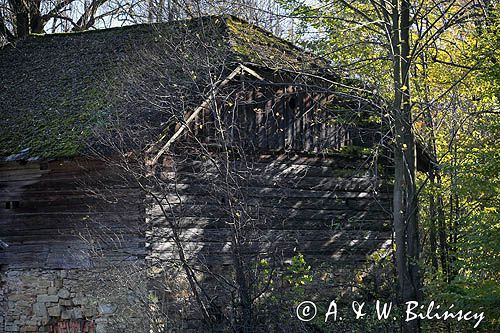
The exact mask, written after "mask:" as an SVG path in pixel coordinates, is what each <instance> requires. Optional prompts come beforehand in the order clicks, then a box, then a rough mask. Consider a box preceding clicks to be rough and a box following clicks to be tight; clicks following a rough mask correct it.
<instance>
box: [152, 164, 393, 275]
mask: <svg viewBox="0 0 500 333" xmlns="http://www.w3.org/2000/svg"><path fill="white" fill-rule="evenodd" d="M230 164H231V168H232V170H231V172H232V176H234V177H235V178H236V179H239V181H238V185H239V186H241V191H237V192H238V194H236V195H235V197H236V196H237V197H238V199H239V200H241V201H240V202H236V201H235V203H234V205H236V206H237V207H239V208H240V209H241V211H242V213H241V214H242V216H243V215H245V216H246V219H247V220H248V223H247V225H246V227H244V229H245V230H244V234H245V242H244V245H243V246H244V248H243V251H242V252H243V253H244V254H245V255H247V256H249V257H253V258H255V259H256V258H258V257H266V256H267V257H269V256H276V255H278V256H279V257H281V258H282V259H283V260H286V259H289V258H290V257H291V256H293V255H294V254H296V253H302V254H304V255H305V256H306V257H307V258H309V259H313V258H315V259H318V260H320V261H323V262H331V261H334V262H337V263H341V262H342V263H345V264H347V265H348V266H349V265H352V264H353V263H357V265H358V266H359V264H362V263H363V262H364V261H365V259H366V256H367V255H369V254H371V253H373V252H374V251H376V250H378V249H380V248H381V247H387V246H388V244H389V243H388V241H390V239H391V233H392V232H391V223H390V209H391V198H392V195H391V186H390V184H388V183H387V182H386V181H383V180H382V179H379V178H377V177H375V176H373V175H372V174H371V172H370V170H369V169H368V168H367V167H366V166H365V165H364V164H363V160H362V159H353V158H348V159H346V158H342V157H340V156H337V157H325V158H316V157H307V156H294V157H288V156H286V155H280V156H260V157H259V158H258V159H255V160H252V161H246V162H242V161H232V163H230ZM174 170H175V171H174ZM222 176H223V175H221V174H218V173H217V169H216V168H215V167H214V165H213V164H211V163H208V162H200V161H193V160H191V161H185V160H184V161H183V162H179V163H175V162H173V164H172V165H171V166H170V167H168V168H166V170H165V171H164V173H163V177H164V179H165V181H166V183H167V184H169V186H170V188H171V193H172V194H171V195H167V196H165V198H163V201H162V202H163V203H164V207H168V209H167V214H166V216H165V214H163V212H162V211H161V209H160V207H159V205H157V204H156V205H152V206H151V207H150V208H149V209H148V210H147V216H148V219H147V221H148V224H149V226H150V229H149V230H150V232H149V234H148V243H149V244H150V251H151V253H150V257H151V258H152V259H160V260H171V259H173V258H176V246H175V244H174V242H173V240H172V231H171V230H170V228H169V227H168V225H167V223H166V220H167V219H171V220H172V221H174V222H175V223H176V224H177V225H178V227H179V232H180V239H181V240H182V241H183V246H184V247H185V250H186V252H187V253H188V254H189V256H190V257H191V259H193V260H195V259H197V258H201V259H202V260H203V261H205V262H208V263H209V264H212V265H224V264H230V263H231V260H232V259H231V246H232V245H231V240H230V235H231V231H230V227H229V225H228V223H231V221H232V220H233V219H234V218H235V217H234V216H231V215H230V213H229V209H228V206H227V203H226V202H225V201H224V200H225V199H224V197H223V196H224V194H223V193H224V189H222V187H224V186H225V185H224V182H223V181H222V180H221V179H222V178H223V177H222ZM174 184H175V185H174ZM232 185H234V184H232ZM230 191H234V187H233V189H231V190H230Z"/></svg>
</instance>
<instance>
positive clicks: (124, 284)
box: [0, 269, 145, 333]
mask: <svg viewBox="0 0 500 333" xmlns="http://www.w3.org/2000/svg"><path fill="white" fill-rule="evenodd" d="M1 278H2V280H1V289H0V291H1V292H0V332H5V333H14V332H16V333H17V332H46V333H49V332H50V333H56V332H57V333H80V332H82V333H83V332H88V333H105V332H106V333H108V332H141V331H145V330H144V327H142V326H143V325H144V321H143V320H142V319H141V317H140V316H141V311H140V307H138V306H137V305H138V301H139V297H138V294H139V293H141V292H142V291H137V290H133V289H131V288H128V286H130V284H133V283H134V280H135V279H132V278H131V275H130V272H123V270H116V269H115V270H109V269H108V270H106V271H92V270H78V269H73V270H41V269H26V270H8V271H5V272H2V273H1ZM137 278H140V277H139V276H137ZM135 282H137V280H135Z"/></svg>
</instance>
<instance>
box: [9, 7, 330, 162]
mask: <svg viewBox="0 0 500 333" xmlns="http://www.w3.org/2000/svg"><path fill="white" fill-rule="evenodd" d="M207 23H209V25H210V26H211V27H213V28H214V29H212V30H210V29H209V30H208V31H209V33H210V34H212V35H213V36H206V37H205V38H209V40H210V41H211V42H212V43H213V45H214V46H215V47H216V48H220V49H224V50H225V52H226V53H227V54H228V57H229V58H230V59H229V60H230V61H232V62H234V63H237V62H245V63H251V64H255V65H258V66H263V67H268V68H271V69H280V68H283V69H287V70H302V69H304V68H306V67H307V68H313V67H321V66H323V67H324V66H326V63H325V62H324V61H321V60H318V59H317V58H315V57H313V56H311V55H307V54H306V53H304V52H303V51H302V50H300V49H299V48H297V47H295V46H293V45H292V44H290V43H288V42H286V41H284V40H282V39H279V38H277V37H275V36H273V35H272V34H270V33H268V32H266V31H264V30H262V29H260V28H257V27H255V26H252V25H250V24H248V23H246V22H244V21H241V20H239V19H237V18H234V17H230V16H226V17H206V18H203V19H201V20H192V21H183V22H173V23H165V24H156V25H135V26H127V27H122V28H111V29H103V30H95V31H88V32H79V33H62V34H51V35H33V36H30V37H29V38H27V39H25V40H22V41H19V42H18V43H17V44H16V45H14V46H7V47H4V48H3V49H0V111H1V112H2V117H1V119H0V158H6V157H8V156H11V155H15V154H19V153H20V152H24V154H23V158H40V159H49V158H62V157H73V156H76V155H79V154H81V153H82V151H83V150H84V149H85V147H86V145H87V144H88V142H89V140H91V139H92V135H93V133H94V130H95V129H97V128H98V127H100V126H104V125H105V123H106V119H107V115H108V114H109V113H110V112H112V110H113V109H114V107H115V103H116V98H115V96H114V93H113V87H111V84H110V82H114V81H120V80H121V79H120V75H121V71H122V70H123V68H124V67H123V66H126V63H125V59H127V57H128V56H129V55H130V54H132V53H134V52H137V50H138V49H140V46H146V47H147V46H148V45H154V44H155V43H156V42H158V40H160V39H161V38H162V36H164V35H169V36H171V35H173V34H176V33H177V34H179V31H180V30H182V29H179V28H180V27H183V28H184V29H183V31H182V34H181V35H179V38H181V39H185V38H192V39H193V41H192V42H193V45H195V44H196V43H200V38H199V35H198V32H197V31H199V29H203V31H204V32H206V31H207V26H208V25H207ZM224 54H225V53H224ZM195 74H196V73H195ZM152 75H153V73H152ZM152 79H154V78H152Z"/></svg>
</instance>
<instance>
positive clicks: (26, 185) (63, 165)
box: [0, 160, 144, 269]
mask: <svg viewBox="0 0 500 333" xmlns="http://www.w3.org/2000/svg"><path fill="white" fill-rule="evenodd" d="M128 186H129V185H127V184H126V183H124V182H123V181H122V180H120V179H118V178H117V177H116V176H115V175H114V174H113V171H111V170H110V169H108V168H106V167H105V166H104V164H102V163H100V162H96V161H86V160H72V161H53V162H48V163H35V162H29V163H18V162H10V163H7V162H4V163H2V164H0V204H1V206H0V239H2V240H3V241H4V242H5V243H7V244H8V245H9V246H8V248H7V249H5V250H4V251H2V252H0V265H7V267H8V268H12V269H16V268H46V269H61V268H88V267H92V266H94V265H100V264H101V263H103V262H106V261H112V262H115V263H118V262H122V261H129V260H136V259H137V258H138V257H141V256H143V253H144V249H143V248H142V246H143V244H144V240H143V236H142V235H141V232H140V225H141V222H142V221H143V211H144V210H143V206H142V195H141V193H140V192H139V191H138V190H137V189H134V188H129V187H128ZM90 240H92V241H94V243H93V244H91V242H90ZM121 240H126V241H125V242H123V241H121Z"/></svg>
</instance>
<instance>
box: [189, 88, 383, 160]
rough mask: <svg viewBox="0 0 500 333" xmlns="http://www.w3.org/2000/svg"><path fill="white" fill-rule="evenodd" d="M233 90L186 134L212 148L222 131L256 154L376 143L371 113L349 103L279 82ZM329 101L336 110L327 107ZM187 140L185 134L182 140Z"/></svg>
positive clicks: (376, 127) (227, 138)
mask: <svg viewBox="0 0 500 333" xmlns="http://www.w3.org/2000/svg"><path fill="white" fill-rule="evenodd" d="M233 88H234V87H233ZM238 91H239V92H238V93H236V94H235V95H236V96H231V95H229V97H227V98H222V97H221V98H219V99H218V101H217V103H215V104H216V105H212V106H211V107H210V108H207V109H206V110H204V112H200V113H199V114H198V116H197V117H196V118H195V119H194V121H193V122H192V123H191V124H190V131H189V132H190V133H192V134H194V135H196V136H197V138H198V139H199V140H201V141H202V142H205V143H213V144H217V143H218V142H217V140H218V139H217V137H218V136H220V135H219V134H220V128H223V129H224V140H225V143H228V144H229V145H233V146H237V147H243V148H245V149H246V150H247V151H259V152H263V151H264V152H265V151H294V152H309V153H319V152H325V151H330V152H331V151H332V150H339V149H341V148H342V147H345V146H349V145H355V146H360V147H371V146H373V144H374V143H378V142H379V141H380V130H381V128H380V124H378V125H377V124H376V123H369V122H368V121H367V120H366V118H367V117H368V116H369V115H374V114H373V112H374V111H370V109H369V108H370V106H366V105H359V102H356V103H355V104H356V105H352V103H353V101H350V102H348V101H339V100H337V99H336V97H335V96H333V95H328V94H325V93H321V92H314V91H304V90H301V89H299V88H297V87H294V86H284V85H283V84H282V85H281V87H280V85H273V84H264V83H259V85H258V87H255V88H249V89H247V90H245V88H244V87H240V88H239V90H238ZM228 94H230V93H229V92H228ZM332 103H336V105H335V107H336V108H337V109H335V110H332V109H331V108H332V105H331V104H332ZM217 132H219V133H217ZM188 136H189V135H186V133H185V135H184V137H183V138H182V140H186V138H187V137H188ZM191 139H192V138H191Z"/></svg>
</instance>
